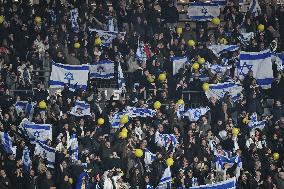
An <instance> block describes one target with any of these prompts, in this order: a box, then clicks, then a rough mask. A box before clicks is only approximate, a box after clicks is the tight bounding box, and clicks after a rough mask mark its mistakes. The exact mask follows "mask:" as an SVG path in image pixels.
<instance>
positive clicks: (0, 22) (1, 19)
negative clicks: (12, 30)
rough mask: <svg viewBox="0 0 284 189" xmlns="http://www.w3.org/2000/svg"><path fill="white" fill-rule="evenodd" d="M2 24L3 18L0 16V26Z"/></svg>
mask: <svg viewBox="0 0 284 189" xmlns="http://www.w3.org/2000/svg"><path fill="white" fill-rule="evenodd" d="M3 22H4V16H3V15H1V16H0V24H2V23H3Z"/></svg>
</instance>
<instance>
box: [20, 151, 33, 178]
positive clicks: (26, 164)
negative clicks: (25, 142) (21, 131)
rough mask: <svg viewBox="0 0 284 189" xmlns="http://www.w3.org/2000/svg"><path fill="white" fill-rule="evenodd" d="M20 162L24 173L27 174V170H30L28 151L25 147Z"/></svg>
mask: <svg viewBox="0 0 284 189" xmlns="http://www.w3.org/2000/svg"><path fill="white" fill-rule="evenodd" d="M22 161H23V170H24V173H28V172H29V170H30V163H31V159H30V150H29V148H28V147H27V146H25V148H24V150H23V157H22Z"/></svg>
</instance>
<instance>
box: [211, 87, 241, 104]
mask: <svg viewBox="0 0 284 189" xmlns="http://www.w3.org/2000/svg"><path fill="white" fill-rule="evenodd" d="M242 91H243V87H242V85H241V84H240V83H235V82H225V83H217V84H209V89H208V90H207V91H206V92H205V94H206V96H207V98H208V99H209V98H210V97H215V98H216V99H217V100H221V99H223V98H224V96H225V94H229V95H231V96H232V100H233V101H236V100H238V98H239V97H240V95H241V93H242Z"/></svg>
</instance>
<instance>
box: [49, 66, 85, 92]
mask: <svg viewBox="0 0 284 189" xmlns="http://www.w3.org/2000/svg"><path fill="white" fill-rule="evenodd" d="M88 74H89V66H88V65H65V64H61V63H55V62H54V61H52V72H51V75H50V81H49V84H50V87H51V88H63V87H64V86H65V85H66V84H69V85H70V88H71V89H76V87H82V88H83V90H86V88H87V82H88Z"/></svg>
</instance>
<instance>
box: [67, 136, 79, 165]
mask: <svg viewBox="0 0 284 189" xmlns="http://www.w3.org/2000/svg"><path fill="white" fill-rule="evenodd" d="M78 147H79V145H78V140H77V136H76V134H72V135H71V136H70V139H69V140H68V141H67V149H68V151H69V152H70V154H71V158H72V160H75V161H78V159H79V150H78Z"/></svg>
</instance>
